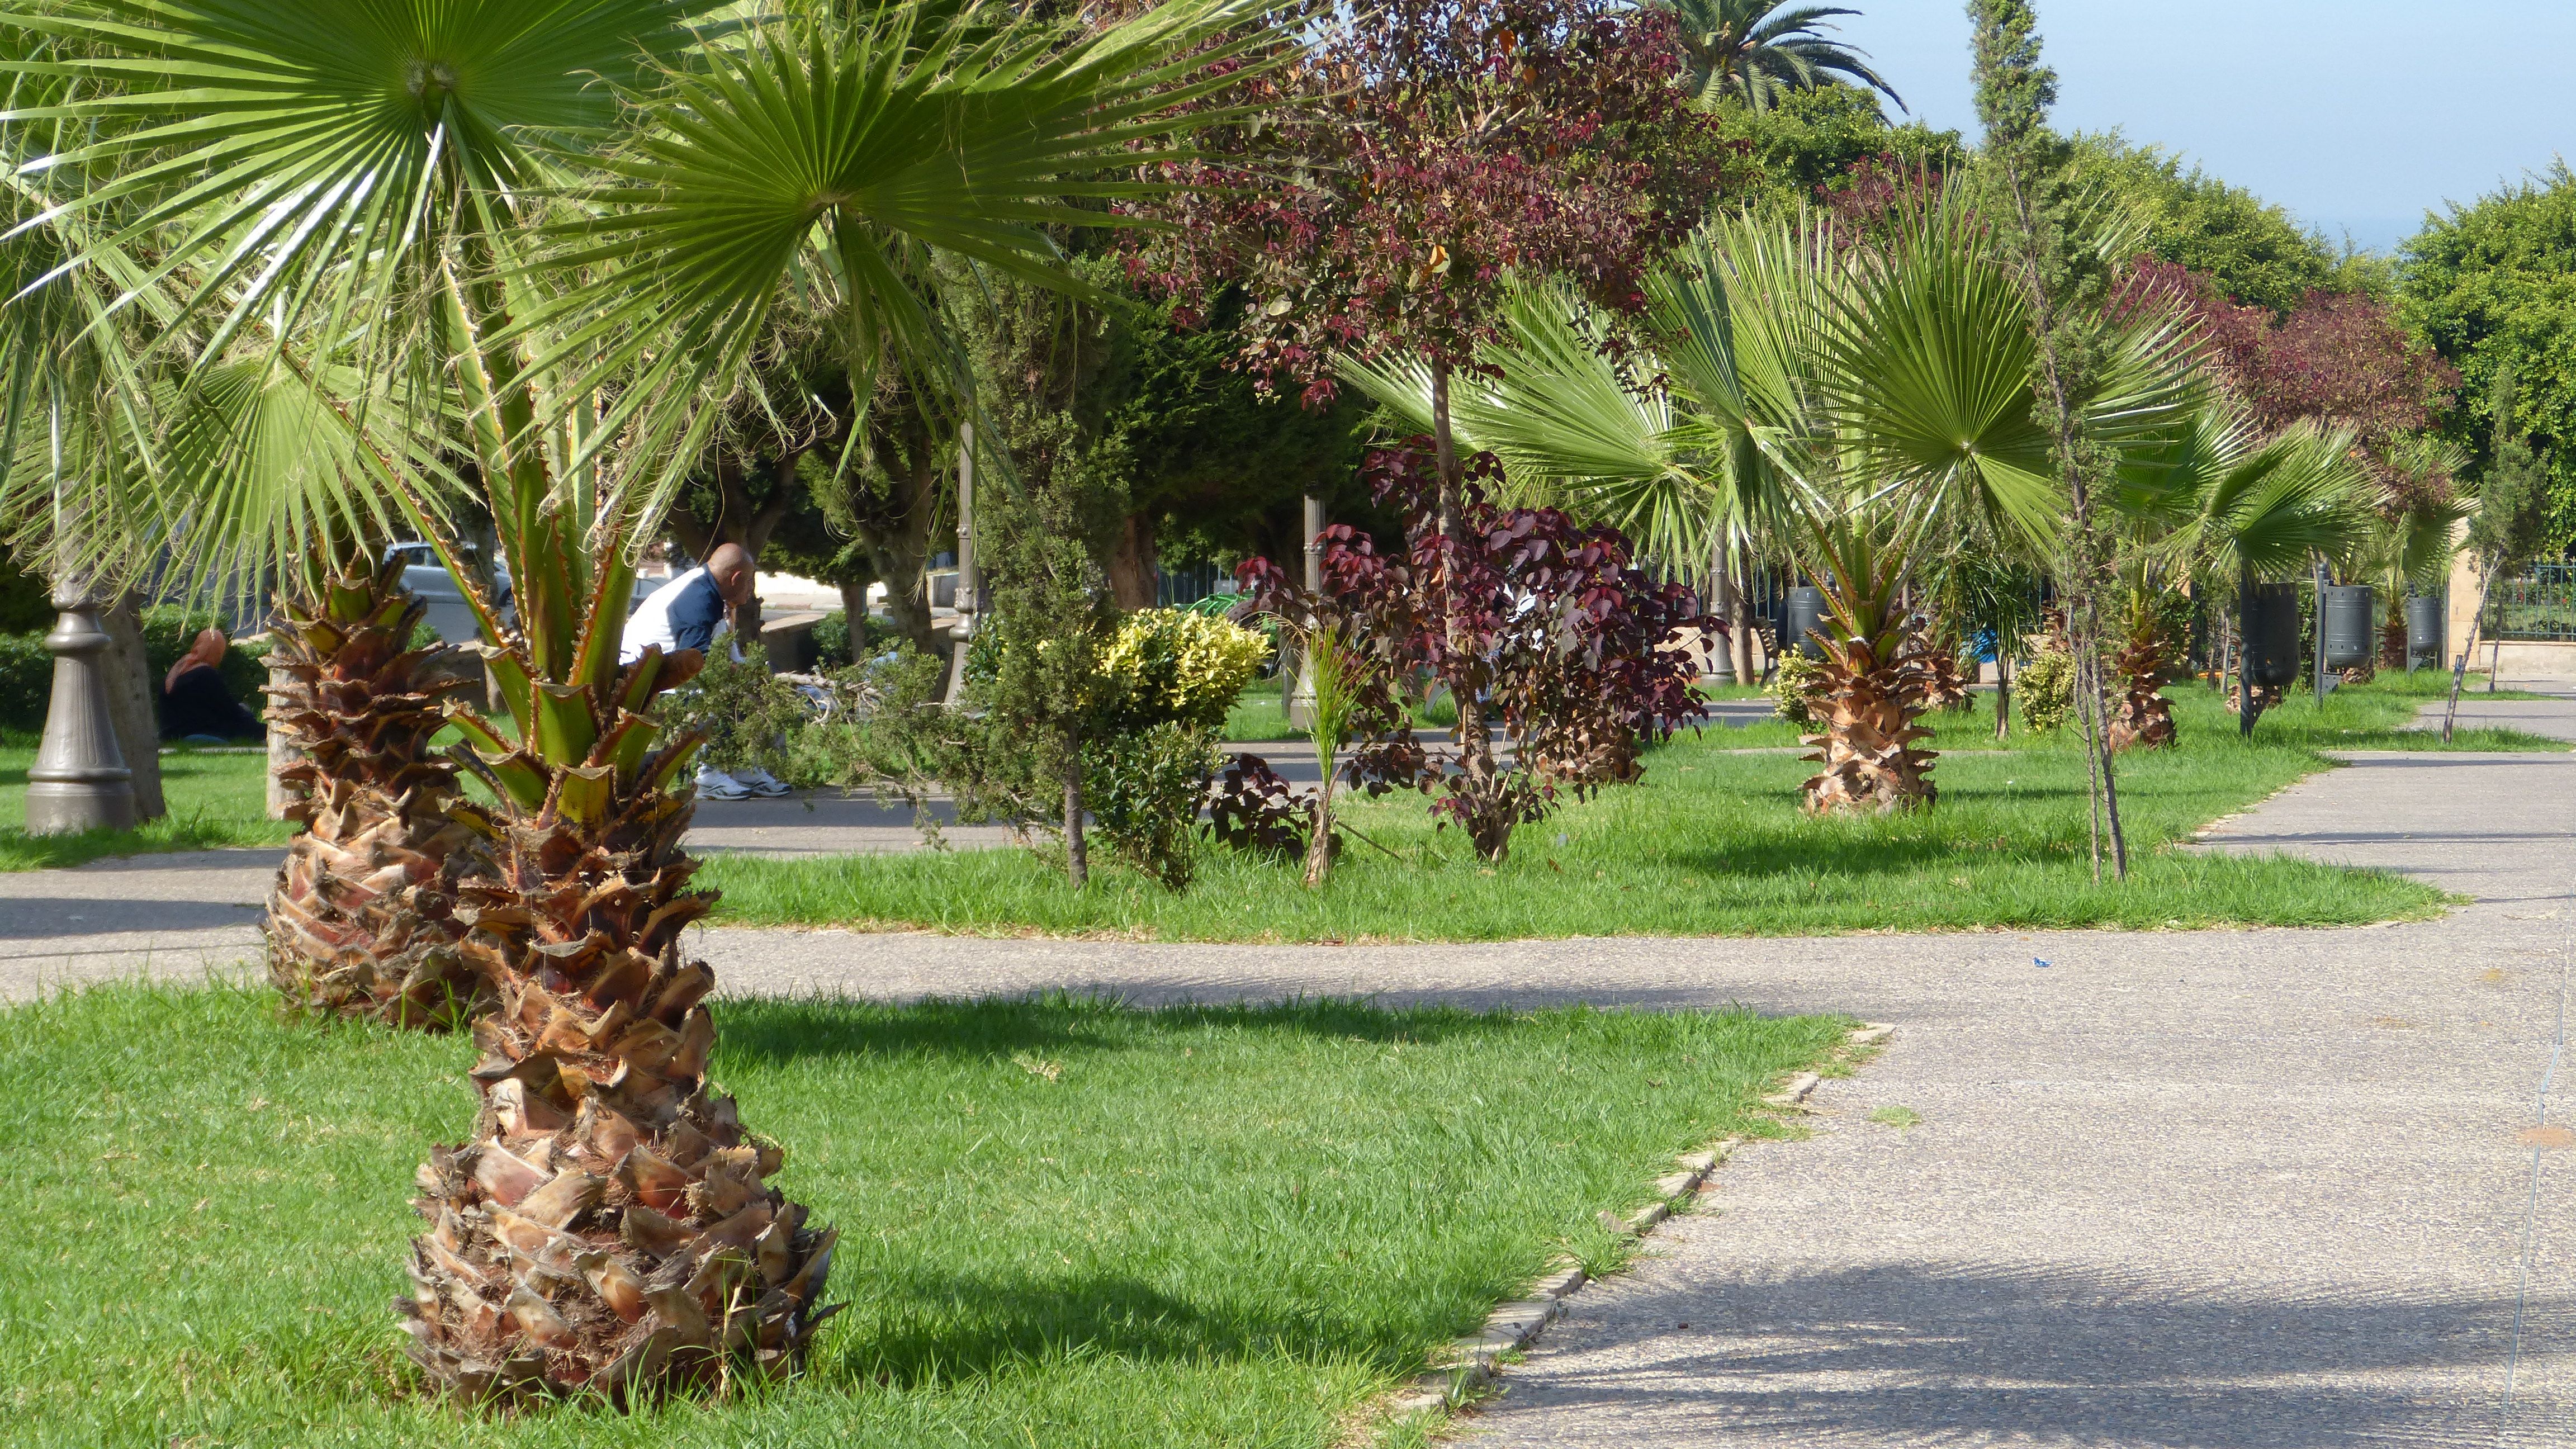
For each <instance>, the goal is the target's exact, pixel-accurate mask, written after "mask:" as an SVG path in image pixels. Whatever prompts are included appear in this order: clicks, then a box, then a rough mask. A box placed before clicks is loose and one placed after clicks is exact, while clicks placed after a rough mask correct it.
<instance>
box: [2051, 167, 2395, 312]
mask: <svg viewBox="0 0 2576 1449" xmlns="http://www.w3.org/2000/svg"><path fill="white" fill-rule="evenodd" d="M2072 159H2073V170H2072V172H2071V175H2072V177H2073V179H2074V180H2075V182H2076V183H2077V184H2078V185H2081V186H2093V187H2099V188H2101V189H2102V190H2104V191H2107V192H2109V193H2110V194H2111V195H2112V196H2113V197H2115V198H2117V199H2118V200H2120V201H2121V202H2123V203H2126V204H2127V205H2128V206H2130V207H2131V208H2133V209H2135V211H2136V212H2137V213H2138V214H2139V216H2140V219H2141V220H2143V221H2144V222H2145V223H2146V227H2147V238H2146V242H2147V250H2148V251H2150V252H2152V253H2154V254H2155V256H2156V257H2158V258H2159V259H2161V260H2163V261H2168V262H2173V263H2176V264H2177V265H2180V266H2185V267H2189V268H2191V269H2192V270H2193V271H2195V272H2199V273H2202V274H2204V275H2206V276H2208V277H2209V278H2211V279H2212V280H2213V281H2215V282H2216V283H2217V284H2218V290H2219V291H2220V293H2221V294H2223V295H2224V296H2226V297H2227V298H2228V299H2229V300H2231V301H2234V302H2238V303H2241V304H2243V305H2245V306H2249V307H2262V308H2265V309H2267V310H2269V311H2271V312H2272V313H2273V314H2274V315H2275V316H2276V317H2286V316H2288V315H2289V313H2290V311H2291V309H2292V308H2295V307H2297V306H2298V305H2299V303H2300V302H2302V301H2303V300H2305V299H2306V297H2307V295H2308V293H2309V292H2311V291H2317V290H2347V289H2348V287H2347V286H2346V284H2347V283H2355V284H2358V283H2360V282H2362V281H2363V280H2364V278H2363V277H2361V276H2360V275H2358V274H2347V272H2346V269H2345V268H2344V266H2343V265H2342V262H2341V259H2340V258H2339V257H2338V256H2337V254H2336V253H2335V251H2334V249H2333V248H2331V247H2329V246H2328V245H2327V244H2326V242H2325V240H2324V238H2322V237H2320V236H2318V235H2316V234H2315V233H2314V232H2311V231H2308V230H2306V229H2304V228H2302V227H2301V226H2300V225H2299V224H2298V222H2296V221H2295V220H2293V219H2292V218H2291V216H2290V214H2289V213H2288V212H2286V211H2283V210H2282V209H2281V208H2280V207H2278V206H2274V205H2272V204H2270V203H2268V202H2266V201H2264V200H2263V199H2262V198H2261V197H2258V196H2256V195H2255V194H2254V193H2252V192H2250V191H2247V190H2245V189H2243V188H2242V187H2237V186H2230V185H2229V184H2227V183H2226V182H2225V181H2222V180H2220V179H2219V178H2217V177H2215V176H2212V175H2209V174H2208V173H2207V172H2204V171H2202V170H2201V169H2200V168H2199V167H2197V166H2194V167H2192V168H2190V169H2189V170H2185V169H2184V168H2183V163H2182V158H2181V157H2179V156H2176V155H2174V154H2173V153H2171V152H2169V151H2166V150H2165V149H2163V148H2162V147H2160V146H2136V145H2132V144H2130V143H2129V141H2128V139H2127V138H2126V137H2124V136H2122V135H2121V134H2120V133H2119V132H2118V131H2116V130H2115V131H2111V132H2107V133H2104V134H2098V135H2088V136H2080V137H2077V138H2076V141H2075V149H2074V155H2073V158H2072Z"/></svg>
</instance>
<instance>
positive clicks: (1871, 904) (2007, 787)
mask: <svg viewBox="0 0 2576 1449" xmlns="http://www.w3.org/2000/svg"><path fill="white" fill-rule="evenodd" d="M2172 695H2173V699H2174V707H2175V714H2176V716H2177V719H2178V721H2179V723H2180V727H2181V732H2182V744H2181V746H2180V747H2179V748H2177V749H2173V750H2169V751H2156V752H2141V753H2136V754H2132V755H2128V756H2124V757H2123V758H2122V761H2121V765H2120V797H2121V804H2122V809H2123V814H2124V818H2125V820H2126V823H2127V826H2128V838H2129V841H2130V845H2131V848H2132V851H2133V856H2134V869H2133V874H2132V877H2131V879H2130V881H2129V882H2128V883H2127V884H2125V885H2121V884H2116V883H2107V884H2104V885H2099V886H2097V885H2095V884H2094V883H2093V881H2092V872H2091V863H2090V845H2089V837H2090V828H2089V824H2088V814H2087V805H2086V801H2087V796H2086V785H2085V767H2084V753H2083V750H2082V748H2081V743H2080V741H2079V740H2078V739H2076V738H2075V737H2074V735H2073V732H2072V731H2071V730H2059V731H2056V732H2054V733H2052V734H2048V735H2042V736H2033V735H2031V734H2030V733H2029V732H2028V731H2026V730H2024V729H2022V728H2021V727H2020V725H2019V723H2018V722H2017V721H2016V722H2015V725H2014V729H2013V733H2012V736H2011V738H2010V739H2009V740H2008V741H2006V742H2004V744H2003V745H2002V746H2000V747H1999V746H1998V744H1997V742H1996V741H1995V739H1994V736H1993V721H1992V718H1991V715H1990V714H1954V715H1942V716H1938V717H1936V718H1934V719H1933V720H1931V721H1930V723H1932V725H1933V726H1934V728H1935V731H1936V738H1935V740H1934V741H1933V744H1934V747H1936V748H1938V749H1940V750H1941V751H1943V756H1942V759H1941V762H1940V765H1939V768H1938V770H1937V772H1936V775H1935V778H1936V779H1937V781H1938V782H1939V784H1940V787H1941V799H1940V803H1939V804H1938V806H1937V807H1936V808H1934V809H1932V810H1929V811H1923V812H1918V813H1913V814H1907V815H1901V816H1895V817H1890V818H1885V819H1830V820H1816V819H1810V818H1808V817H1807V816H1805V815H1803V814H1802V813H1800V811H1799V809H1798V784H1799V782H1800V781H1802V780H1803V779H1805V778H1806V777H1807V775H1808V774H1809V773H1810V772H1811V770H1812V768H1813V767H1812V766H1810V765H1808V764H1806V763H1805V762H1803V761H1802V760H1800V759H1799V758H1797V756H1796V755H1795V754H1794V753H1788V752H1786V751H1787V750H1788V749H1790V748H1792V747H1795V746H1796V745H1797V743H1798V733H1799V732H1798V730H1797V728H1796V727H1794V726H1792V725H1789V724H1787V723H1786V722H1784V721H1779V720H1762V721H1758V722H1756V723H1753V724H1751V725H1749V726H1746V727H1743V728H1725V729H1717V728H1712V729H1710V730H1707V731H1706V732H1704V733H1702V734H1700V735H1698V736H1696V737H1693V736H1687V735H1686V736H1683V737H1681V738H1679V739H1677V740H1675V741H1673V742H1672V743H1671V744H1669V745H1667V746H1665V747H1663V748H1661V749H1658V750H1655V751H1653V752H1652V753H1651V754H1650V755H1649V756H1648V759H1647V772H1646V779H1645V781H1644V782H1643V783H1642V784H1640V785H1637V786H1633V787H1626V788H1620V789H1613V790H1607V791H1604V792H1602V793H1601V794H1600V795H1598V796H1597V797H1595V798H1594V799H1592V800H1590V801H1587V802H1583V803H1580V804H1574V805H1570V806H1568V807H1567V808H1566V809H1564V810H1562V811H1560V812H1558V813H1557V814H1556V815H1555V816H1553V817H1551V818H1550V819H1548V820H1547V821H1544V822H1542V823H1540V824H1537V825H1533V826H1525V827H1523V828H1522V830H1521V831H1520V833H1519V835H1518V836H1517V837H1516V838H1515V840H1514V843H1513V850H1512V855H1511V859H1510V861H1509V862H1508V863H1507V864H1505V865H1503V866H1501V867H1499V868H1496V867H1489V866H1486V865H1485V864H1483V863H1482V862H1481V861H1479V860H1477V859H1475V858H1474V857H1473V855H1471V854H1470V853H1469V852H1468V850H1467V848H1466V846H1465V844H1464V842H1463V840H1462V839H1461V838H1460V837H1459V836H1458V834H1457V833H1456V832H1454V831H1451V832H1445V833H1444V832H1440V831H1437V830H1436V829H1435V828H1434V827H1433V825H1432V823H1431V821H1430V819H1429V816H1428V814H1427V811H1426V809H1425V807H1424V804H1423V802H1422V800H1421V799H1420V798H1419V797H1416V796H1401V797H1391V798H1388V799H1385V800H1379V801H1375V802H1370V801H1365V800H1360V799H1357V798H1354V799H1353V800H1352V802H1351V806H1350V813H1351V817H1352V821H1353V823H1354V824H1355V825H1356V826H1357V828H1359V829H1360V830H1362V831H1365V832H1366V833H1367V834H1368V835H1369V837H1370V838H1371V839H1373V840H1376V841H1379V842H1382V843H1384V844H1385V845H1386V846H1388V847H1389V848H1390V849H1391V850H1393V851H1394V852H1395V854H1396V856H1397V857H1399V858H1397V859H1389V858H1387V857H1384V856H1381V855H1379V854H1378V853H1377V852H1375V851H1368V850H1354V851H1350V852H1347V853H1345V855H1344V856H1343V858H1342V860H1341V862H1340V863H1339V864H1338V865H1337V866H1336V867H1335V869H1334V873H1333V877H1332V880H1331V881H1330V883H1329V884H1328V885H1327V886H1326V887H1325V888H1323V889H1321V890H1316V891H1309V890H1306V889H1304V888H1303V887H1302V886H1300V885H1299V884H1298V882H1297V879H1296V876H1295V875H1294V873H1293V872H1291V871H1290V870H1289V869H1287V868H1286V867H1284V866H1282V865H1281V864H1279V863H1277V862H1274V861H1271V860H1268V859H1265V858H1262V857H1259V856H1253V855H1244V854H1238V853H1236V852H1233V851H1231V850H1227V849H1225V848H1222V847H1218V846H1213V845H1210V846H1207V847H1205V848H1204V850H1203V853H1202V856H1201V859H1200V863H1199V873H1198V878H1197V880H1196V882H1195V883H1194V884H1193V885H1192V886H1191V887H1190V889H1189V890H1188V891H1186V892H1184V893H1180V894H1175V893H1173V892H1171V891H1168V890H1165V889H1164V888H1162V887H1161V886H1159V885H1157V884H1155V883H1154V882H1152V881H1150V880H1148V879H1145V878H1143V877H1141V876H1138V875H1135V874H1132V873H1124V872H1118V871H1114V870H1113V871H1101V872H1100V873H1099V874H1098V875H1096V876H1095V879H1094V881H1093V884H1092V886H1091V888H1090V889H1089V890H1086V891H1079V892H1077V891H1073V890H1070V889H1068V888H1067V887H1066V885H1065V883H1064V878H1063V875H1062V873H1061V871H1060V870H1059V869H1057V868H1056V867H1055V866H1054V865H1052V864H1051V863H1050V862H1048V861H1047V860H1045V859H1042V858H1039V857H1037V856H1035V855H1033V854H1031V853H1030V852H1027V851H1021V850H1010V849H1002V850H978V851H958V852H953V853H937V854H934V853H926V852H925V853H913V854H906V855H877V856H840V857H821V858H807V859H778V858H760V857H750V856H731V855H717V856H715V857H713V858H712V859H711V860H710V861H709V863H708V865H707V868H706V870H705V872H704V873H703V874H702V876H701V877H700V878H701V880H703V881H704V882H705V883H707V884H709V885H713V886H716V887H718V888H720V889H722V890H723V892H724V901H723V904H722V905H721V906H720V907H719V919H722V920H727V921H733V922H738V923H743V924H755V925H850V926H858V927H874V928H927V929H932V930H940V931H950V932H960V933H982V934H997V935H1010V934H1023V933H1041V934H1066V935H1100V936H1114V937H1132V938H1140V939H1160V940H1201V941H1365V940H1391V941H1490V940H1512V939H1524V938H1532V937H1542V938H1544V937H1569V936H1608V935H1679V936H1693V935H1812V934H1829V933H1835V932H1845V931H1872V930H1907V931H1925V930H1971V929H1982V928H2006V927H2010V928H2035V927H2089V926H2120V927H2128V928H2134V929H2154V928H2162V927H2180V928H2201V927H2214V926H2234V925H2272V926H2335V925H2354V924H2360V923H2365V922H2370V921H2378V920H2387V919H2395V918H2406V917H2419V916H2423V915H2427V914H2430V913H2433V912H2436V911H2438V910H2439V909H2440V908H2441V904H2442V897H2441V895H2440V893H2439V892H2437V891H2434V890H2433V889H2431V888H2429V887H2427V886H2424V885H2421V884H2419V883H2416V882H2414V881H2410V880H2406V879H2404V878H2402V877H2399V876H2396V875H2393V874H2388V873H2384V872H2375V871H2364V870H2354V869H2348V868H2343V867H2336V866H2327V865H2320V864H2316V863H2313V862H2309V861H2304V860H2297V859H2291V858H2287V857H2273V858H2249V857H2237V856H2218V855H2205V854H2198V853H2191V852H2184V851H2178V850H2174V849H2172V848H2171V847H2172V846H2174V845H2175V844H2176V843H2177V842H2180V841H2182V840H2184V839H2186V838H2188V837H2189V836H2190V835H2191V834H2192V833H2193V832H2194V831H2196V830H2198V829H2199V828H2200V827H2202V826H2204V825H2206V824H2208V823H2209V822H2210V821H2212V820H2215V819H2217V818H2218V817H2220V816H2222V815H2227V814H2230V813H2232V812H2235V811H2238V810H2241V809H2243V808H2245V807H2246V806H2248V805H2251V804H2253V803H2255V802H2257V801H2259V800H2261V799H2263V798H2264V797H2266V796H2268V795H2270V794H2272V793H2273V792H2275V791H2277V790H2279V789H2281V788H2282V787H2284V786H2286V785H2289V784H2291V783H2293V782H2294V781H2297V780H2299V779H2301V778H2303V777H2305V776H2307V775H2310V774H2313V773H2315V772H2316V771H2318V770H2321V769H2326V768H2330V767H2331V766H2332V763H2333V762H2332V760H2331V759H2330V758H2329V756H2328V755H2327V754H2326V753H2325V752H2326V751H2330V750H2354V749H2409V750H2434V749H2440V748H2442V746H2441V743H2440V741H2439V739H2438V738H2437V737H2435V736H2434V735H2432V734H2430V733H2427V732H2423V731H2417V730H2412V729H2409V728H2407V726H2409V725H2411V724H2412V722H2413V721H2414V719H2415V716H2416V714H2417V711H2418V708H2419V705H2420V702H2421V701H2420V697H2415V696H2409V695H2406V694H2403V693H2401V692H2399V691H2397V690H2394V689H2380V688H2378V687H2375V686H2371V687H2353V688H2347V689H2343V690H2339V691H2337V692H2336V693H2335V694H2333V695H2332V696H2331V697H2330V698H2329V699H2328V701H2327V704H2326V707H2325V708H2324V709H2323V710H2322V711H2320V710H2319V709H2318V708H2317V707H2316V706H2315V704H2314V703H2313V702H2312V701H2309V700H2307V699H2305V698H2294V699H2293V700H2291V701H2290V702H2289V703H2288V704H2285V705H2284V706H2282V707H2281V708H2279V709H2277V710H2274V711H2272V712H2271V713H2268V714H2266V715H2265V716H2263V719H2262V721H2261V724H2260V726H2259V728H2258V729H2257V731H2256V733H2255V736H2254V738H2253V739H2252V740H2251V741H2246V740H2242V739H2240V738H2239V737H2238V735H2237V732H2236V720H2235V716H2234V715H2232V714H2230V713H2228V712H2227V710H2226V709H2225V708H2224V706H2223V704H2222V702H2221V701H2220V699H2219V698H2218V696H2216V695H2215V694H2213V693H2212V692H2211V691H2209V690H2208V689H2206V688H2203V687H2199V686H2192V685H2186V686H2182V687H2179V688H2177V689H2176V690H2174V691H2172ZM1989 708H1990V706H1989ZM2451 748H2452V749H2453V750H2455V751H2484V750H2531V749H2545V750H2564V749H2566V748H2567V746H2566V745H2565V744H2564V743H2563V742H2559V741H2552V740H2546V739H2541V738H2538V737H2536V736H2531V735H2525V734H2521V733H2518V732H2515V731H2511V730H2499V729H2477V730H2463V731H2461V732H2460V734H2459V736H2458V739H2457V740H2456V742H2455V743H2454V744H2453V745H2452V746H2451ZM1744 750H1757V751H1758V750H1773V751H1781V752H1780V753H1769V754H1764V753H1737V752H1738V751H1744ZM2427 808H2428V809H2430V808H2438V806H2436V805H2433V804H2430V803H2428V805H2427ZM1095 869H1098V863H1097V862H1095Z"/></svg>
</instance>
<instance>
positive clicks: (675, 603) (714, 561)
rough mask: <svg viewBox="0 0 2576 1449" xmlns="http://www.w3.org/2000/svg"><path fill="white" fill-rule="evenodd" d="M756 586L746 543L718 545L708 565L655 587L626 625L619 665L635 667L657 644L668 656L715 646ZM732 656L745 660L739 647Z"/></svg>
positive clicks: (748, 600)
mask: <svg viewBox="0 0 2576 1449" xmlns="http://www.w3.org/2000/svg"><path fill="white" fill-rule="evenodd" d="M758 582H759V576H758V575H757V574H755V573H754V572H753V570H752V566H751V555H750V554H747V553H745V552H743V550H742V545H740V544H737V543H720V544H717V545H716V551H715V552H713V553H711V554H708V555H707V561H706V562H705V563H704V564H701V565H699V566H698V567H696V568H693V569H691V570H689V571H688V572H687V573H684V574H681V575H679V576H678V577H676V578H674V579H672V580H671V581H670V582H669V583H667V584H664V585H663V586H662V587H660V588H658V589H655V590H654V591H653V592H652V594H651V595H649V596H648V597H646V599H645V600H644V602H643V604H642V605H641V606H639V607H638V608H637V609H636V610H635V613H634V616H633V617H631V618H629V619H628V620H627V621H626V636H625V638H624V639H623V640H621V641H620V644H619V648H618V651H617V659H618V662H619V663H621V664H632V663H634V662H635V661H636V660H638V659H640V658H642V657H644V650H645V649H646V648H647V647H648V646H650V645H654V644H659V645H661V646H662V652H663V653H665V654H673V653H677V652H679V651H680V650H682V649H698V650H705V649H711V648H713V647H715V642H716V639H717V637H718V636H719V635H722V634H725V633H728V632H730V631H731V629H732V625H733V610H735V609H738V608H740V607H742V606H743V605H744V604H747V603H750V602H751V595H752V591H753V589H754V588H755V587H756V586H757V584H758ZM733 654H734V657H735V658H736V659H739V658H741V657H742V649H741V646H739V645H736V646H735V648H734V651H733Z"/></svg>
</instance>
